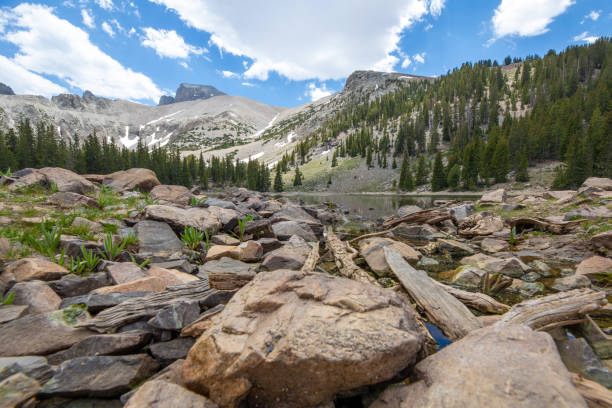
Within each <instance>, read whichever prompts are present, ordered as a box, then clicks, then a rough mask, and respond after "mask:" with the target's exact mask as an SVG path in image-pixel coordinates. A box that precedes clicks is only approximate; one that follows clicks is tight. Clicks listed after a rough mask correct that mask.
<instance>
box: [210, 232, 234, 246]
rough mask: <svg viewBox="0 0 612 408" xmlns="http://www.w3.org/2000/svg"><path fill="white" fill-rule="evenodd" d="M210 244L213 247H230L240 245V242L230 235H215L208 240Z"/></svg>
mask: <svg viewBox="0 0 612 408" xmlns="http://www.w3.org/2000/svg"><path fill="white" fill-rule="evenodd" d="M210 242H212V243H213V244H215V245H230V246H236V245H239V244H240V240H239V239H238V238H234V237H232V236H231V235H228V234H217V235H213V236H212V237H211V238H210Z"/></svg>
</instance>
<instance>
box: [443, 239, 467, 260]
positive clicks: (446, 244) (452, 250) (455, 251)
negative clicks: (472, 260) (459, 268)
mask: <svg viewBox="0 0 612 408" xmlns="http://www.w3.org/2000/svg"><path fill="white" fill-rule="evenodd" d="M437 250H438V251H439V252H447V253H449V254H450V255H451V256H452V257H453V258H460V257H463V256H467V255H473V254H474V250H473V249H472V248H470V247H469V246H467V245H465V244H464V243H462V242H458V241H455V240H452V239H439V240H438V242H437Z"/></svg>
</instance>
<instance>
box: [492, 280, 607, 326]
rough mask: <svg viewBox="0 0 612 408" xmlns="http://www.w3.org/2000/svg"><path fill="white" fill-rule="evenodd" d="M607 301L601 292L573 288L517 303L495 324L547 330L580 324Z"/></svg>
mask: <svg viewBox="0 0 612 408" xmlns="http://www.w3.org/2000/svg"><path fill="white" fill-rule="evenodd" d="M606 303H608V301H607V300H606V294H605V293H604V292H599V291H594V290H592V289H588V288H584V289H574V290H570V291H567V292H560V293H555V294H553V295H548V296H544V297H541V298H538V299H530V300H526V301H524V302H521V303H519V304H516V305H514V306H512V308H511V309H510V311H509V312H507V313H505V314H504V315H503V316H502V318H501V320H500V321H499V322H497V323H495V324H496V325H497V326H505V325H511V324H524V325H527V326H529V327H531V328H532V329H533V330H542V331H546V330H550V329H553V328H555V327H560V326H568V325H572V324H578V323H582V322H583V321H585V320H586V315H587V314H588V313H590V312H593V311H595V310H599V309H601V308H602V307H603V306H604V305H605V304H606Z"/></svg>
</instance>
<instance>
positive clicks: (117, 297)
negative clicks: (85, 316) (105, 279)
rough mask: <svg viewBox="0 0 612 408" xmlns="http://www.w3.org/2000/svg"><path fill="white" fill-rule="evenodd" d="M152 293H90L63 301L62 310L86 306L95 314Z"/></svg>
mask: <svg viewBox="0 0 612 408" xmlns="http://www.w3.org/2000/svg"><path fill="white" fill-rule="evenodd" d="M151 293H153V292H123V293H106V294H101V293H100V294H98V293H90V294H88V295H83V296H75V297H69V298H66V299H64V300H62V303H61V304H60V308H61V309H63V308H65V307H68V306H71V305H78V304H84V305H85V306H87V310H88V311H89V312H91V313H94V314H95V313H99V312H100V311H102V310H104V309H108V308H109V307H113V306H117V305H118V304H119V303H121V302H124V301H126V300H128V299H133V298H136V297H143V296H146V295H150V294H151Z"/></svg>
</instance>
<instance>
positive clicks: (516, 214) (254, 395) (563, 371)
mask: <svg viewBox="0 0 612 408" xmlns="http://www.w3.org/2000/svg"><path fill="white" fill-rule="evenodd" d="M204 193H205V192H204ZM346 221H347V220H346V218H345V216H344V214H343V211H342V209H339V208H336V207H335V206H334V205H333V204H331V203H330V204H329V205H301V204H300V203H297V202H294V201H292V200H291V199H290V198H286V197H282V198H273V197H272V196H268V195H266V194H262V193H257V192H252V191H248V190H245V189H234V190H231V191H227V192H224V193H223V194H222V195H221V196H219V197H215V198H212V197H207V196H206V195H205V194H203V192H201V191H199V189H198V188H194V189H191V190H189V189H187V188H185V187H182V186H168V185H161V184H160V183H159V181H158V180H157V177H156V175H155V174H154V173H153V172H151V171H150V170H146V169H130V170H128V171H121V172H117V173H113V174H109V175H85V176H80V175H77V174H75V173H72V172H70V171H68V170H65V169H60V168H45V169H39V170H36V169H24V170H21V171H19V172H17V173H15V174H14V175H12V176H11V177H2V178H1V179H0V300H1V302H0V407H2V408H4V407H45V408H46V407H105V408H106V407H109V408H110V407H121V406H126V407H130V408H136V407H171V406H172V407H175V406H180V407H216V406H218V407H336V408H340V407H371V408H383V407H415V406H416V407H420V406H422V407H472V406H473V407H481V406H495V407H516V406H524V407H542V406H572V407H586V406H589V407H603V406H612V394H611V393H610V391H609V390H608V388H610V387H612V371H611V368H612V338H610V336H609V331H608V330H609V329H610V326H611V325H610V324H609V323H608V322H609V321H610V317H612V311H611V310H612V309H611V308H610V306H609V305H608V304H607V300H608V299H607V295H608V291H609V288H608V287H609V282H610V281H611V278H612V259H611V254H612V180H610V179H602V178H590V179H588V180H587V181H586V182H585V183H584V185H583V186H582V187H581V188H580V189H579V190H578V191H544V192H537V193H534V194H530V195H519V196H515V197H507V195H506V192H505V191H504V190H503V189H500V190H495V191H491V192H488V193H486V194H484V195H483V196H482V198H481V199H480V200H478V201H476V202H457V201H454V200H436V201H435V206H434V207H432V208H420V207H417V206H405V207H402V208H400V209H399V210H398V211H397V213H396V214H389V217H387V218H385V219H384V220H381V222H380V223H379V225H378V226H377V228H376V230H375V231H374V232H370V233H368V234H356V233H355V229H354V228H353V227H352V226H350V224H347V223H346ZM432 328H435V329H436V330H435V331H434V330H432ZM438 332H441V334H440V333H438ZM432 333H434V336H432ZM448 343H450V344H449V345H447V346H445V347H442V346H440V345H439V344H448Z"/></svg>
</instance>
